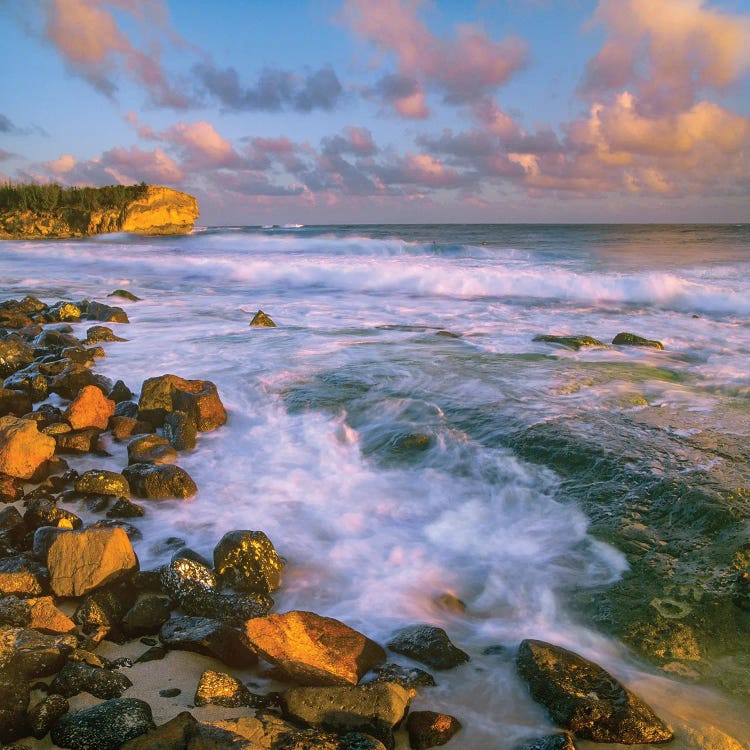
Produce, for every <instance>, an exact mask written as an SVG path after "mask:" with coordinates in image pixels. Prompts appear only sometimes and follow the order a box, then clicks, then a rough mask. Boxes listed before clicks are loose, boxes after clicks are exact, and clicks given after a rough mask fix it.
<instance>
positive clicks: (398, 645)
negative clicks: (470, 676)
mask: <svg viewBox="0 0 750 750" xmlns="http://www.w3.org/2000/svg"><path fill="white" fill-rule="evenodd" d="M388 648H389V649H390V650H391V651H394V652H395V653H397V654H403V655H404V656H408V657H409V658H410V659H414V660H416V661H419V662H422V664H426V665H427V666H428V667H432V668H433V669H452V668H453V667H456V666H458V665H459V664H463V663H464V662H467V661H469V655H468V654H467V653H466V652H465V651H462V650H461V649H460V648H458V647H457V646H455V645H453V643H452V642H451V640H450V638H448V634H447V633H446V632H445V631H444V630H443V629H442V628H437V627H434V626H433V625H410V626H408V627H405V628H401V629H400V630H398V631H396V633H395V634H394V636H393V638H391V640H390V642H389V643H388Z"/></svg>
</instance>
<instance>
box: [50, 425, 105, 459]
mask: <svg viewBox="0 0 750 750" xmlns="http://www.w3.org/2000/svg"><path fill="white" fill-rule="evenodd" d="M99 435H101V430H100V429H98V428H96V427H87V428H86V429H84V430H71V431H70V432H66V433H63V434H56V435H55V437H54V439H55V443H56V450H57V452H58V453H63V454H72V455H76V454H81V453H97V452H100V448H99Z"/></svg>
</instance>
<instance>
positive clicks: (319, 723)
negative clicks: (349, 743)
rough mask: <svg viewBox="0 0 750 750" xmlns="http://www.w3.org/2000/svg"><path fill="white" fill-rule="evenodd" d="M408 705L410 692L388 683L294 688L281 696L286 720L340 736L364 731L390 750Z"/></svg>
mask: <svg viewBox="0 0 750 750" xmlns="http://www.w3.org/2000/svg"><path fill="white" fill-rule="evenodd" d="M408 706H409V694H408V693H407V691H406V690H404V689H403V688H402V687H400V686H398V685H393V684H388V683H376V684H370V685H347V686H345V687H342V686H339V687H301V688H292V689H291V690H286V691H285V692H284V693H282V695H281V707H282V711H283V714H284V717H285V718H287V719H290V720H291V721H295V722H302V723H304V724H307V725H309V726H313V727H320V728H322V729H327V730H329V731H334V732H337V733H345V732H364V733H366V734H369V735H372V736H373V737H376V738H377V739H379V740H380V741H381V742H382V743H383V744H384V745H385V746H386V747H387V748H393V745H394V742H393V730H394V728H396V727H397V726H398V725H399V724H400V722H401V720H402V719H403V718H404V714H405V713H406V710H407V708H408Z"/></svg>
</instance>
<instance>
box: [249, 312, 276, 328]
mask: <svg viewBox="0 0 750 750" xmlns="http://www.w3.org/2000/svg"><path fill="white" fill-rule="evenodd" d="M250 325H251V326H260V327H262V328H276V323H274V322H273V321H272V320H271V318H270V317H269V316H268V315H266V314H265V313H264V312H263V310H258V312H257V313H255V315H253V319H252V320H251V321H250Z"/></svg>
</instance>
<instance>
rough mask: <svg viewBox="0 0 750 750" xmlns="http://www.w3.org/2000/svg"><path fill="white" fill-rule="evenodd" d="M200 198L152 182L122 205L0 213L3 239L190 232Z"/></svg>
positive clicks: (196, 214)
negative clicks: (102, 207)
mask: <svg viewBox="0 0 750 750" xmlns="http://www.w3.org/2000/svg"><path fill="white" fill-rule="evenodd" d="M198 213H199V212H198V201H197V200H196V199H195V198H194V197H193V196H192V195H188V194H187V193H181V192H179V191H178V190H172V189H171V188H166V187H155V186H150V187H148V188H146V194H145V195H144V196H143V197H141V198H138V199H136V200H133V201H131V202H130V203H128V204H127V205H126V206H125V207H124V208H122V209H119V208H118V209H97V210H93V211H86V210H83V209H78V208H61V209H54V210H52V211H42V212H36V211H10V212H6V213H2V214H0V239H44V238H50V239H52V238H58V239H62V238H67V237H88V236H89V235H92V234H105V233H107V232H134V233H136V234H187V233H188V232H190V230H191V229H192V228H193V224H194V223H195V220H196V219H197V218H198Z"/></svg>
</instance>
